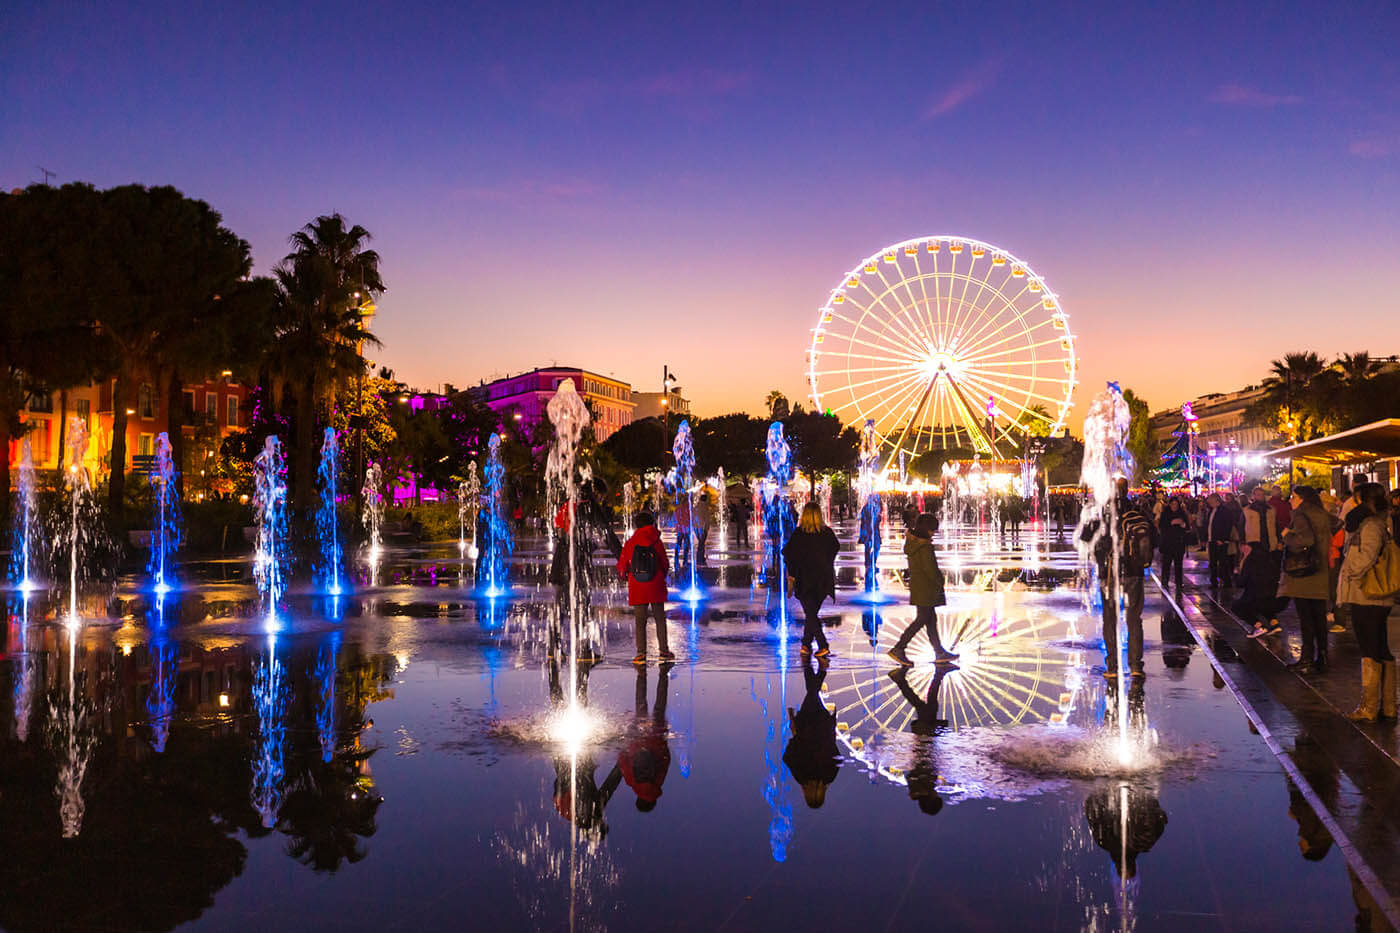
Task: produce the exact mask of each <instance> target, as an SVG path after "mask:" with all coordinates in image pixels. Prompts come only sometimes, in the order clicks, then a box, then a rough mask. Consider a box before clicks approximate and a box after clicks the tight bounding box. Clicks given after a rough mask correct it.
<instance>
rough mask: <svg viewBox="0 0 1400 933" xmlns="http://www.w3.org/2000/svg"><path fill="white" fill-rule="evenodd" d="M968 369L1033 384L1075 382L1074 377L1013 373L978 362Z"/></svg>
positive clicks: (976, 372) (980, 373)
mask: <svg viewBox="0 0 1400 933" xmlns="http://www.w3.org/2000/svg"><path fill="white" fill-rule="evenodd" d="M1042 362H1044V361H1042ZM1050 362H1054V360H1051V361H1050ZM967 371H968V372H970V373H974V374H977V375H985V376H995V377H997V378H1000V379H1015V380H1018V381H1020V382H1029V383H1030V384H1031V385H1032V386H1034V385H1035V383H1037V382H1055V383H1058V384H1060V385H1064V386H1067V385H1072V384H1073V382H1074V380H1072V379H1065V378H1063V377H1061V376H1045V375H1037V374H1035V373H1013V372H1011V371H1009V370H1002V369H991V368H987V367H982V366H978V365H976V364H969V365H968V367H967Z"/></svg>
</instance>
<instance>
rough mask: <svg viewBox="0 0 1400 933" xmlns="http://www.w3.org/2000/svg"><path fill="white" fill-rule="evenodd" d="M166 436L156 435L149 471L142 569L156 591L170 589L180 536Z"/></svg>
mask: <svg viewBox="0 0 1400 933" xmlns="http://www.w3.org/2000/svg"><path fill="white" fill-rule="evenodd" d="M177 475H178V474H177V473H176V470H175V463H174V460H173V459H172V458H171V451H170V436H169V435H168V434H166V433H165V432H164V431H162V432H160V433H159V434H157V435H156V460H155V465H154V467H153V468H152V470H151V473H150V483H151V503H152V511H153V512H154V515H153V516H152V524H151V559H150V561H149V562H148V563H147V564H146V572H147V573H149V574H150V575H151V586H152V588H153V589H154V590H155V592H156V594H157V595H164V594H165V593H168V592H170V590H171V587H172V585H173V583H174V579H175V573H174V570H175V552H176V551H177V550H179V548H180V542H181V540H182V538H183V537H184V535H183V533H182V530H181V526H180V495H179V487H178V486H176V483H175V480H176V477H177Z"/></svg>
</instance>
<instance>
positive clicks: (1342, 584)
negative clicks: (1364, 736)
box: [1337, 483, 1396, 722]
mask: <svg viewBox="0 0 1400 933" xmlns="http://www.w3.org/2000/svg"><path fill="white" fill-rule="evenodd" d="M1360 498H1361V504H1360V505H1357V506H1355V507H1354V508H1352V510H1351V511H1350V512H1348V513H1347V518H1346V531H1347V546H1346V557H1345V558H1343V560H1342V570H1341V574H1340V575H1339V578H1338V582H1337V602H1338V603H1341V604H1343V605H1345V606H1346V607H1347V608H1348V610H1349V612H1350V614H1351V620H1352V626H1353V627H1354V628H1355V629H1356V644H1357V647H1359V648H1360V649H1361V705H1359V706H1358V707H1357V708H1356V709H1355V710H1353V711H1352V713H1351V715H1350V717H1349V718H1351V719H1353V720H1356V721H1358V722H1374V721H1375V720H1376V718H1377V717H1384V718H1386V719H1394V718H1395V695H1396V689H1395V688H1396V682H1395V655H1393V654H1391V653H1390V644H1389V638H1388V637H1387V632H1386V628H1387V626H1386V617H1387V616H1389V615H1390V607H1391V605H1392V604H1393V603H1394V600H1393V598H1392V597H1389V596H1372V595H1370V594H1369V593H1367V591H1366V589H1367V588H1366V586H1365V580H1366V576H1367V574H1368V573H1369V572H1371V570H1372V569H1373V568H1374V567H1376V565H1377V564H1378V563H1379V562H1380V561H1381V559H1382V557H1383V556H1384V551H1385V545H1386V542H1387V541H1388V540H1389V539H1390V528H1389V527H1388V526H1389V524H1390V520H1389V519H1390V516H1389V515H1388V514H1387V513H1388V511H1389V510H1388V507H1387V503H1386V497H1385V487H1384V486H1382V485H1380V484H1379V483H1367V484H1366V485H1365V486H1363V487H1362V488H1361V496H1360Z"/></svg>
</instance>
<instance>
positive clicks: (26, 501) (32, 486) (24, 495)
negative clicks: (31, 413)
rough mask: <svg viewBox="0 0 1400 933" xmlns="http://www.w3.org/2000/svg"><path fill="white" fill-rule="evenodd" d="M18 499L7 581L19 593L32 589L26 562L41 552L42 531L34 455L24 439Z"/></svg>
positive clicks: (32, 582)
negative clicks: (11, 583) (13, 585)
mask: <svg viewBox="0 0 1400 933" xmlns="http://www.w3.org/2000/svg"><path fill="white" fill-rule="evenodd" d="M20 451H21V452H20V461H19V482H18V496H17V500H18V501H17V502H16V508H15V518H14V529H13V533H12V538H11V545H10V579H12V580H14V581H15V585H16V586H18V587H19V589H20V591H21V592H25V593H27V592H29V591H30V590H33V589H36V588H37V587H38V583H37V582H36V581H35V579H34V575H33V572H32V569H31V567H30V558H31V557H32V556H33V555H35V554H38V553H40V552H41V551H42V550H43V540H42V534H43V532H42V528H43V526H42V525H41V524H40V522H39V508H38V500H37V498H36V493H35V490H36V489H37V485H36V477H35V474H34V452H33V451H32V450H31V449H30V446H29V441H28V439H26V440H25V441H24V443H23V444H22V445H21V448H20Z"/></svg>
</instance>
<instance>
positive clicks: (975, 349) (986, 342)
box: [966, 313, 1055, 356]
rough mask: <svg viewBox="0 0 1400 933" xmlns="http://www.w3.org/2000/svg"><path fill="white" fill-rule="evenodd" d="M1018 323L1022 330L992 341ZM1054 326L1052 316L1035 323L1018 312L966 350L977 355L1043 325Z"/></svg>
mask: <svg viewBox="0 0 1400 933" xmlns="http://www.w3.org/2000/svg"><path fill="white" fill-rule="evenodd" d="M1017 324H1019V325H1020V326H1021V330H1019V331H1017V332H1016V333H1014V334H1010V335H1008V336H1006V337H1002V338H1001V339H1000V340H997V341H996V342H992V338H993V337H995V336H996V335H997V334H999V333H1001V332H1002V331H1004V330H1006V329H1007V328H1009V327H1013V326H1015V325H1017ZM1054 326H1055V322H1054V320H1053V319H1051V318H1046V319H1044V320H1042V321H1036V322H1035V323H1033V324H1027V323H1026V319H1025V317H1024V316H1023V315H1020V314H1019V313H1018V314H1017V316H1016V317H1012V318H1010V319H1009V320H1008V321H1007V322H1006V323H1005V324H1002V325H1001V326H1000V327H998V328H997V329H996V330H995V331H992V332H991V333H988V334H987V335H986V336H985V337H984V338H983V339H982V341H981V342H980V343H978V344H977V345H976V346H972V347H968V348H967V350H966V352H967V354H968V355H969V356H975V355H977V354H978V353H981V352H982V351H984V350H991V349H994V348H996V347H999V346H1001V345H1002V344H1004V343H1009V342H1011V341H1013V340H1019V339H1020V338H1022V337H1026V336H1029V335H1030V333H1031V332H1032V331H1035V330H1039V329H1040V328H1042V327H1054Z"/></svg>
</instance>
